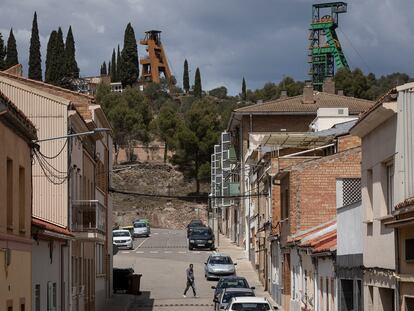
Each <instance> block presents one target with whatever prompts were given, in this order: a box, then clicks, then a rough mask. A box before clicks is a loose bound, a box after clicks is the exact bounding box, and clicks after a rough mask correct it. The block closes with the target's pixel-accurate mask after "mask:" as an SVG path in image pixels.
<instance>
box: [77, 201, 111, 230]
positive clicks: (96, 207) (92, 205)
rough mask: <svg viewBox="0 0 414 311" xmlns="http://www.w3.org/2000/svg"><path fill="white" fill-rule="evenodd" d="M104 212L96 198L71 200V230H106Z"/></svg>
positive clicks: (104, 209)
mask: <svg viewBox="0 0 414 311" xmlns="http://www.w3.org/2000/svg"><path fill="white" fill-rule="evenodd" d="M106 213H107V211H106V208H105V207H104V206H103V205H102V204H101V203H99V202H98V200H76V201H72V231H74V232H95V231H99V232H106Z"/></svg>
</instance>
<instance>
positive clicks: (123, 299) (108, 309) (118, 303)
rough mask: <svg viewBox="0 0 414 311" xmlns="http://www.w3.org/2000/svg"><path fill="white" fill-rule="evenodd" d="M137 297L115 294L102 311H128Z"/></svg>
mask: <svg viewBox="0 0 414 311" xmlns="http://www.w3.org/2000/svg"><path fill="white" fill-rule="evenodd" d="M135 299H136V296H134V295H127V294H113V296H112V298H111V299H108V300H107V302H106V304H105V306H104V307H103V309H101V310H100V311H127V310H128V307H129V306H130V305H131V303H132V302H134V301H135Z"/></svg>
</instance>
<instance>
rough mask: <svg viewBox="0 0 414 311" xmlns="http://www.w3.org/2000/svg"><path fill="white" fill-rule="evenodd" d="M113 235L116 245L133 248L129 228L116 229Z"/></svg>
mask: <svg viewBox="0 0 414 311" xmlns="http://www.w3.org/2000/svg"><path fill="white" fill-rule="evenodd" d="M112 237H113V240H114V243H115V245H116V246H117V247H118V248H119V247H127V248H129V249H133V248H134V245H133V242H132V237H131V233H130V232H129V231H128V230H114V231H112Z"/></svg>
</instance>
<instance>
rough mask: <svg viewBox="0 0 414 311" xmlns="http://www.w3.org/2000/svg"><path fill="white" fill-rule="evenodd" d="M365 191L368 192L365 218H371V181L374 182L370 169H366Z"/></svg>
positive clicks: (372, 204) (372, 205)
mask: <svg viewBox="0 0 414 311" xmlns="http://www.w3.org/2000/svg"><path fill="white" fill-rule="evenodd" d="M366 182H367V192H368V204H367V205H368V208H367V209H366V217H367V220H372V218H373V207H374V203H373V193H372V192H373V183H374V179H373V173H372V169H369V170H367V181H366Z"/></svg>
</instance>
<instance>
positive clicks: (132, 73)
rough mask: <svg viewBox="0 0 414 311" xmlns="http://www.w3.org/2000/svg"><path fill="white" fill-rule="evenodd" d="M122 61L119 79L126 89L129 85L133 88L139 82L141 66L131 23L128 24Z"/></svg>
mask: <svg viewBox="0 0 414 311" xmlns="http://www.w3.org/2000/svg"><path fill="white" fill-rule="evenodd" d="M121 59H122V63H121V66H120V67H121V73H120V75H119V78H120V79H121V82H122V85H123V86H124V87H125V86H127V85H130V86H132V85H133V84H134V83H135V82H137V80H138V77H139V65H138V49H137V43H136V39H135V33H134V29H133V28H132V26H131V23H128V25H127V27H126V29H125V34H124V47H123V49H122V53H121Z"/></svg>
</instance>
